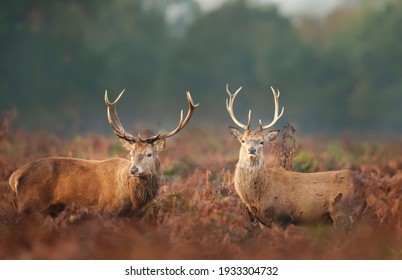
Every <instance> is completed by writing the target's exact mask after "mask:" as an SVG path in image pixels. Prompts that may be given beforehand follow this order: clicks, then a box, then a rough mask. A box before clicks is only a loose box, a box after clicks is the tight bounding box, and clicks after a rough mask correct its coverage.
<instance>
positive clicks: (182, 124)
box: [140, 91, 199, 143]
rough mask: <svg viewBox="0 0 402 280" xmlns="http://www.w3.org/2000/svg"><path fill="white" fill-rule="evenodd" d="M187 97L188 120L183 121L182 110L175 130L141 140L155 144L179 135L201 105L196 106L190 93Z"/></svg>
mask: <svg viewBox="0 0 402 280" xmlns="http://www.w3.org/2000/svg"><path fill="white" fill-rule="evenodd" d="M186 96H187V102H188V112H187V115H186V118H185V119H184V120H183V110H181V112H180V120H179V124H178V125H177V127H176V128H175V129H174V130H172V131H171V132H169V133H166V134H161V133H160V132H159V133H158V134H156V135H154V136H152V137H149V138H146V139H141V137H140V140H141V141H142V142H147V143H153V142H155V141H157V140H160V139H166V138H169V137H171V136H173V135H175V134H176V133H178V132H179V131H180V130H182V129H183V128H184V127H185V126H186V125H187V123H188V122H189V120H190V119H191V116H192V115H193V112H194V109H195V108H197V107H198V105H199V104H194V101H193V98H192V97H191V94H190V92H189V91H186Z"/></svg>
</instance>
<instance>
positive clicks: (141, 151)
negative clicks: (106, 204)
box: [105, 90, 198, 177]
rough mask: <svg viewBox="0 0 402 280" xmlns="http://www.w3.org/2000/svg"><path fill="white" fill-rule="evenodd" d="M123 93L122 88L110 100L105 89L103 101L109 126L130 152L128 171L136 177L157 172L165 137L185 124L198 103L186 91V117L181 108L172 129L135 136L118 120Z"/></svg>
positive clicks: (171, 134)
mask: <svg viewBox="0 0 402 280" xmlns="http://www.w3.org/2000/svg"><path fill="white" fill-rule="evenodd" d="M123 93H124V90H123V91H122V92H121V93H120V95H119V96H118V97H117V98H116V100H115V101H114V102H110V101H109V99H108V96H107V91H105V103H106V105H107V117H108V120H109V124H110V126H111V127H112V128H113V131H114V133H115V134H116V136H117V137H118V138H119V139H120V142H121V143H122V145H123V147H125V148H126V149H127V150H128V151H129V152H130V156H131V166H130V168H129V170H128V172H129V173H130V174H131V175H132V176H136V177H143V176H148V175H151V174H155V173H159V165H160V162H159V156H158V155H159V152H160V151H162V150H163V149H164V147H165V143H166V139H167V138H169V137H171V136H173V135H175V134H176V133H178V132H179V131H180V130H182V129H183V128H184V127H185V126H186V125H187V123H188V122H189V120H190V118H191V116H192V114H193V111H194V109H195V108H196V107H197V106H198V104H194V102H193V99H192V97H191V94H190V92H189V91H187V92H186V94H187V102H188V112H187V115H186V117H185V118H184V119H183V110H181V114H180V120H179V124H178V126H177V127H176V128H175V129H174V130H172V131H171V132H169V133H165V134H162V133H160V132H159V133H158V134H156V135H154V136H151V137H147V138H142V137H141V135H138V137H135V136H133V135H132V134H130V133H128V132H126V131H125V130H124V128H123V125H122V124H121V122H120V120H119V116H118V115H117V111H116V104H117V102H118V101H119V99H120V98H121V96H122V95H123Z"/></svg>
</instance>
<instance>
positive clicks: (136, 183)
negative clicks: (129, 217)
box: [127, 173, 160, 209]
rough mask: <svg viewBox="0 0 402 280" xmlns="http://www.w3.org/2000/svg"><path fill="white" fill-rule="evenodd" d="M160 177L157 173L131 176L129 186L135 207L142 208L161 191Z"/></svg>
mask: <svg viewBox="0 0 402 280" xmlns="http://www.w3.org/2000/svg"><path fill="white" fill-rule="evenodd" d="M159 177H160V176H159V175H158V174H156V173H155V174H149V175H146V176H141V177H133V176H131V177H130V179H129V181H128V186H127V187H128V191H129V193H130V198H131V202H132V207H133V209H141V208H142V207H143V206H145V205H146V204H148V203H149V202H150V201H152V200H153V199H154V198H155V197H156V195H157V194H158V191H159Z"/></svg>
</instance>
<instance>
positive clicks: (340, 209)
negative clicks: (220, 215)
mask: <svg viewBox="0 0 402 280" xmlns="http://www.w3.org/2000/svg"><path fill="white" fill-rule="evenodd" d="M240 90H241V87H240V88H239V89H238V90H237V91H236V92H235V93H233V94H232V93H231V92H230V91H229V88H228V85H226V91H227V93H228V94H229V99H227V100H226V109H227V111H228V113H229V115H230V117H231V118H232V120H233V122H234V123H235V124H236V125H238V126H239V127H240V128H242V129H243V132H241V131H240V130H239V129H237V128H234V127H229V129H230V131H231V133H232V134H233V135H234V137H235V138H236V139H238V140H239V141H240V143H241V148H240V154H239V161H238V163H237V165H236V169H235V179H234V185H235V189H236V191H237V193H238V195H239V197H240V199H241V201H242V202H243V203H244V204H245V205H246V207H247V209H248V212H249V214H251V216H252V217H255V218H256V219H257V220H258V221H259V222H260V223H262V224H263V225H265V226H268V227H269V226H271V225H272V223H277V224H279V225H281V226H286V225H288V224H302V225H303V224H304V225H306V224H323V223H324V224H333V225H334V227H338V228H339V227H341V228H344V229H349V228H350V227H351V225H352V224H353V222H354V221H356V219H357V218H359V216H360V215H361V213H362V211H363V209H364V208H365V204H366V202H365V196H364V192H363V189H362V186H361V184H360V181H359V180H358V176H356V174H355V173H354V172H353V171H350V170H339V171H327V172H317V173H298V172H292V171H287V170H285V169H282V168H279V169H273V168H268V167H267V166H266V165H265V161H264V154H263V147H264V145H265V144H266V143H267V142H269V141H272V140H274V139H275V138H276V137H277V136H278V134H279V130H272V131H269V130H267V129H269V128H271V127H272V126H273V125H274V124H275V123H276V122H277V121H278V120H279V118H280V117H281V116H282V115H283V112H284V107H282V109H281V111H280V113H279V105H278V99H279V91H278V93H276V92H275V90H274V89H273V88H272V87H271V90H272V94H273V97H274V101H275V113H274V118H273V120H272V122H271V123H269V124H267V125H263V124H262V122H261V120H259V128H258V129H257V130H250V119H251V110H250V111H249V113H248V122H247V125H244V124H243V123H241V122H240V121H238V120H237V118H236V117H235V114H234V112H233V102H234V100H235V98H236V96H237V94H238V93H239V92H240Z"/></svg>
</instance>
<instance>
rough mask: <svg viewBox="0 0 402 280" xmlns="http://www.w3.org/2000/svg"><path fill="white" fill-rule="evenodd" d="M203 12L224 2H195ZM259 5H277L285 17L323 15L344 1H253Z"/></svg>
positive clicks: (209, 0) (214, 0) (216, 0)
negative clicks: (300, 14)
mask: <svg viewBox="0 0 402 280" xmlns="http://www.w3.org/2000/svg"><path fill="white" fill-rule="evenodd" d="M197 1H198V2H199V3H200V4H201V6H202V7H203V8H204V9H205V10H211V9H214V8H216V7H218V6H219V5H221V4H222V3H223V2H225V0H197ZM254 1H255V2H261V3H277V4H278V5H279V7H280V10H281V11H282V12H283V13H284V14H286V15H293V14H298V13H310V14H314V15H323V14H326V13H328V12H329V11H331V10H332V9H333V8H335V7H336V6H337V5H339V4H340V3H342V2H344V0H325V1H324V0H254Z"/></svg>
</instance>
